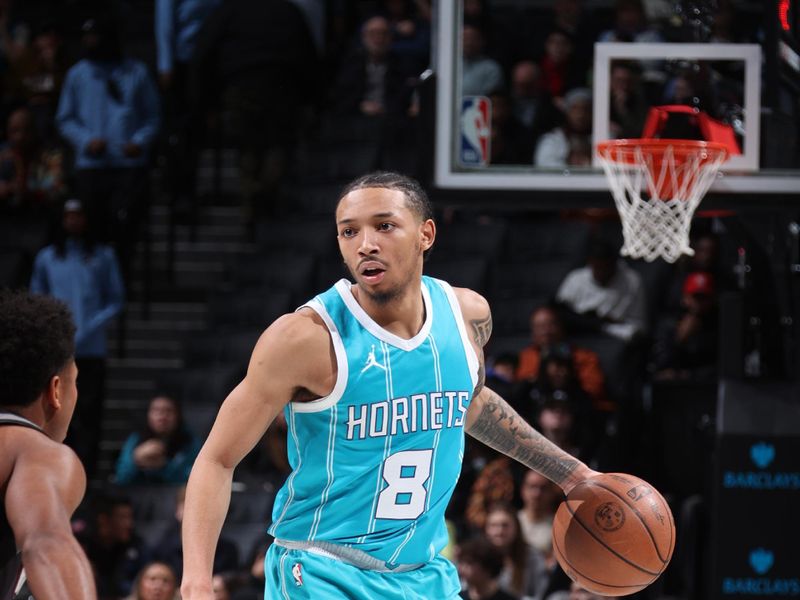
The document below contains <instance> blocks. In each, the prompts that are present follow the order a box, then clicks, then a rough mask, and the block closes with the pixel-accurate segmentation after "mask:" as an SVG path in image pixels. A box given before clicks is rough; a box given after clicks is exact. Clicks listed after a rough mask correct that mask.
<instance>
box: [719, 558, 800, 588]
mask: <svg viewBox="0 0 800 600" xmlns="http://www.w3.org/2000/svg"><path fill="white" fill-rule="evenodd" d="M775 558H776V557H775V553H774V552H773V551H772V550H768V549H766V548H755V549H753V550H751V551H750V554H749V555H748V562H749V564H750V568H751V569H752V570H753V575H752V576H750V577H724V578H723V579H722V594H723V595H725V596H751V597H768V596H780V597H794V596H800V579H798V578H796V577H793V578H781V577H774V578H773V577H770V576H769V573H770V570H771V569H772V567H773V565H774V564H775Z"/></svg>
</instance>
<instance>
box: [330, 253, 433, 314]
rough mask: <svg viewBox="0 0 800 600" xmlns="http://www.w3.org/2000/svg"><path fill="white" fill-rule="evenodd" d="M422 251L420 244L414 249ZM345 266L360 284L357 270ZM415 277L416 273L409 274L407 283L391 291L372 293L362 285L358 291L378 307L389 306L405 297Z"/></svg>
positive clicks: (402, 283)
mask: <svg viewBox="0 0 800 600" xmlns="http://www.w3.org/2000/svg"><path fill="white" fill-rule="evenodd" d="M421 250H422V248H421V246H420V244H416V247H415V248H414V251H415V252H416V253H419V252H420V251H421ZM345 266H346V267H347V270H348V271H350V275H351V276H352V277H353V281H355V282H356V283H357V284H358V277H357V272H356V270H355V269H353V268H352V267H351V266H350V265H348V264H347V263H346V262H345ZM415 276H416V275H415V273H414V272H412V273H411V274H409V276H408V277H407V278H406V280H405V281H403V282H401V283H398V284H397V285H396V286H394V287H393V288H391V289H388V290H384V291H381V292H373V291H370V290H368V289H365V288H364V287H362V286H361V285H359V286H358V289H359V290H360V291H361V292H362V293H363V294H365V295H366V296H367V297H369V299H370V300H371V301H372V302H374V303H375V304H377V305H378V306H386V305H387V304H389V303H390V302H392V301H393V300H397V299H398V298H400V297H401V296H402V295H403V292H404V291H405V290H406V288H408V286H409V284H410V283H411V282H412V281H413V280H414V277H415Z"/></svg>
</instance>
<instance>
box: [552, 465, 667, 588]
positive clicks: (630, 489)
mask: <svg viewBox="0 0 800 600" xmlns="http://www.w3.org/2000/svg"><path fill="white" fill-rule="evenodd" d="M674 549H675V522H674V520H673V518H672V512H671V511H670V509H669V506H668V505H667V502H666V501H665V500H664V498H663V497H662V496H661V494H659V493H658V490H656V489H655V488H654V487H653V486H651V485H650V484H649V483H647V482H646V481H644V480H642V479H640V478H638V477H636V476H634V475H628V474H625V473H604V474H602V475H599V476H597V477H593V478H591V479H588V480H586V481H584V482H582V483H580V484H578V485H576V486H575V487H574V488H573V489H572V490H571V491H570V493H569V495H568V496H567V498H566V499H565V500H564V502H562V503H561V505H560V506H559V507H558V511H557V512H556V516H555V520H554V522H553V551H554V553H555V556H556V559H558V562H559V564H560V565H561V568H563V569H564V571H565V572H566V573H567V575H569V577H570V578H571V579H572V580H573V581H575V582H577V583H578V584H579V585H581V586H582V587H584V588H585V589H587V590H589V591H591V592H594V593H596V594H602V595H606V596H625V595H627V594H633V593H635V592H638V591H639V590H641V589H643V588H645V587H647V586H648V585H650V584H651V583H653V581H655V580H656V579H657V578H658V576H659V575H661V573H663V572H664V569H666V568H667V565H668V564H669V561H670V558H672V552H673V550H674Z"/></svg>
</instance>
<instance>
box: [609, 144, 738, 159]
mask: <svg viewBox="0 0 800 600" xmlns="http://www.w3.org/2000/svg"><path fill="white" fill-rule="evenodd" d="M667 148H671V149H672V152H673V156H674V157H675V159H677V160H678V161H679V162H680V160H681V159H683V158H685V157H687V156H689V155H693V154H696V153H701V157H700V158H701V159H702V160H703V162H706V161H710V160H717V159H718V158H720V157H722V159H723V160H725V159H727V158H728V149H727V147H726V146H725V144H721V143H719V142H706V141H702V140H673V139H650V138H639V139H621V140H605V141H603V142H598V143H597V153H598V154H599V155H600V156H601V157H602V158H603V159H605V160H608V161H610V162H613V163H620V162H622V163H625V164H633V163H636V162H637V161H636V151H637V150H641V151H642V152H644V153H646V154H649V155H652V156H655V157H658V156H659V155H662V156H663V154H664V152H666V150H667Z"/></svg>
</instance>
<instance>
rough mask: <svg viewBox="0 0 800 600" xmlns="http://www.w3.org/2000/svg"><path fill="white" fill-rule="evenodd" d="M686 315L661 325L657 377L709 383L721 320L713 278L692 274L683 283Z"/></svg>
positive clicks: (657, 339)
mask: <svg viewBox="0 0 800 600" xmlns="http://www.w3.org/2000/svg"><path fill="white" fill-rule="evenodd" d="M682 305H683V313H682V314H681V315H679V317H678V318H677V319H666V320H665V321H664V322H663V323H661V325H660V327H659V330H658V332H657V334H656V336H655V342H654V347H653V355H654V360H653V362H654V364H653V368H654V370H655V378H656V379H659V380H686V379H692V380H707V381H711V380H713V379H714V378H715V377H716V373H717V353H718V339H719V318H718V316H717V293H716V289H715V285H714V276H713V275H712V274H710V273H707V272H702V271H698V272H694V273H689V274H688V275H687V276H686V279H685V280H684V283H683V299H682Z"/></svg>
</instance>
